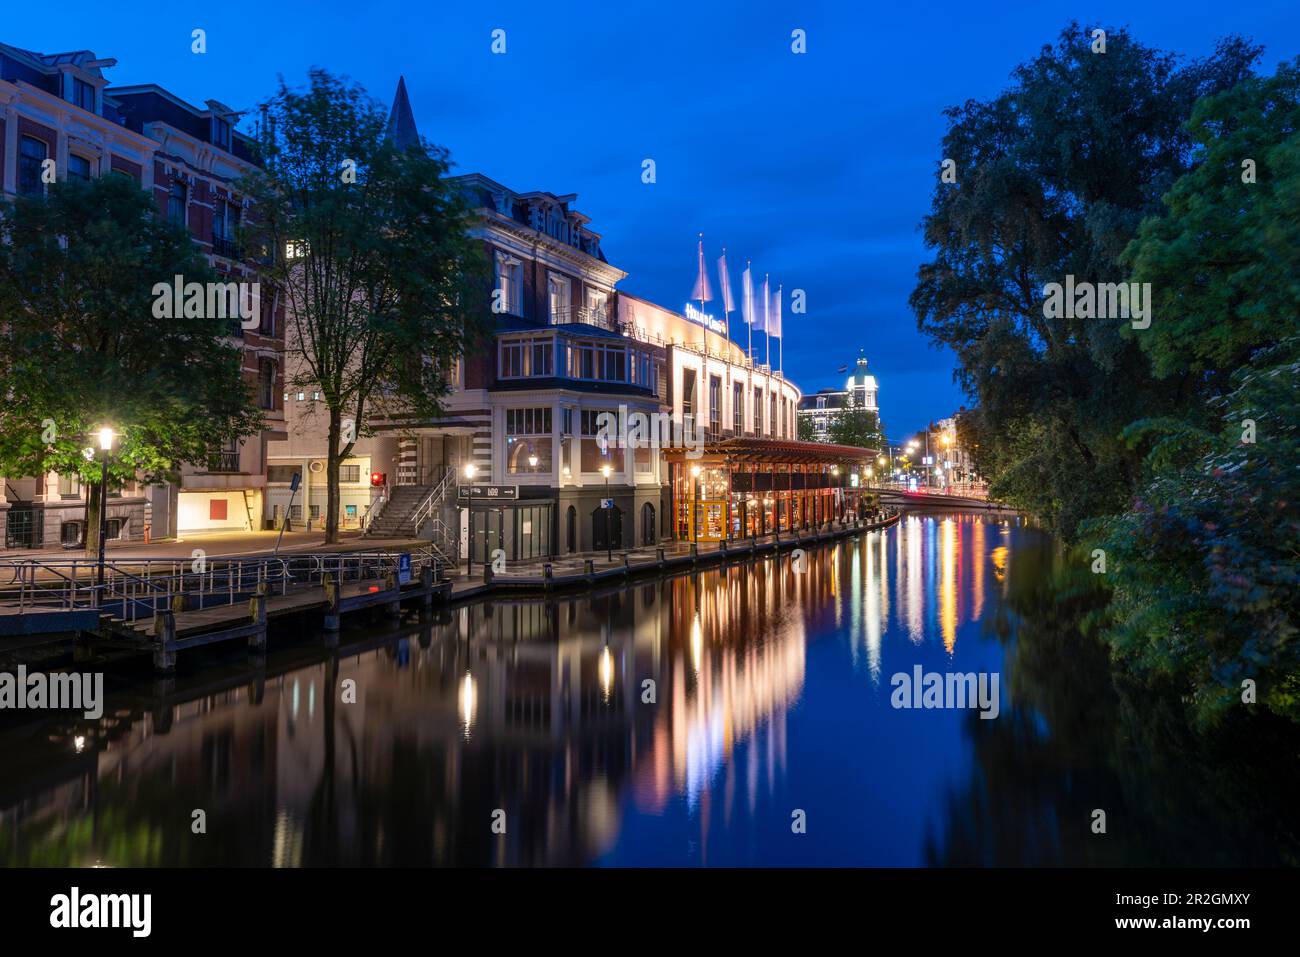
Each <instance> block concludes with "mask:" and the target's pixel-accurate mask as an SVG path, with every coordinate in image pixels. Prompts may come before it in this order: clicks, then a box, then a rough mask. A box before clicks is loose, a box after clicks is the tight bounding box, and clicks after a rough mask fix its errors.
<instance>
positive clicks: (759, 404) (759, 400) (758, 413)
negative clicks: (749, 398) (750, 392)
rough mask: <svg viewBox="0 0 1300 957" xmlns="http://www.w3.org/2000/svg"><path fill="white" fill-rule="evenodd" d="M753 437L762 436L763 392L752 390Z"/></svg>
mask: <svg viewBox="0 0 1300 957" xmlns="http://www.w3.org/2000/svg"><path fill="white" fill-rule="evenodd" d="M754 435H756V436H758V437H760V438H761V437H762V435H763V390H762V389H755V390H754Z"/></svg>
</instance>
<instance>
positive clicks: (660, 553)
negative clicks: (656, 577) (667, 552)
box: [655, 548, 664, 565]
mask: <svg viewBox="0 0 1300 957" xmlns="http://www.w3.org/2000/svg"><path fill="white" fill-rule="evenodd" d="M655 561H657V562H658V563H659V564H660V565H662V564H663V563H664V550H663V549H662V548H656V549H655Z"/></svg>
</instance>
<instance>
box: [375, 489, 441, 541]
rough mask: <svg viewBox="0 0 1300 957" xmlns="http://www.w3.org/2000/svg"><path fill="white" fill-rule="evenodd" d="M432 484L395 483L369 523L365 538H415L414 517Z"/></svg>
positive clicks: (429, 491) (427, 495)
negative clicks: (385, 500)
mask: <svg viewBox="0 0 1300 957" xmlns="http://www.w3.org/2000/svg"><path fill="white" fill-rule="evenodd" d="M434 488H435V486H433V485H397V486H394V487H393V489H392V490H391V491H390V492H389V493H388V501H387V502H385V503H384V504H383V505H382V506H381V507H380V510H379V512H378V513H377V514H376V515H375V517H374V518H372V519H371V520H370V524H369V525H368V526H366V534H365V537H366V538H415V537H417V536H416V530H415V517H416V512H417V511H418V510H419V508H420V506H421V505H423V504H424V503H425V501H426V500H427V499H428V498H429V496H430V495H432V494H433V491H434Z"/></svg>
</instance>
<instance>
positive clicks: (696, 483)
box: [691, 465, 701, 542]
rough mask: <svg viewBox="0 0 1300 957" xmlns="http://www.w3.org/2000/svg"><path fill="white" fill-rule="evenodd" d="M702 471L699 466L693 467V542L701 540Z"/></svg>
mask: <svg viewBox="0 0 1300 957" xmlns="http://www.w3.org/2000/svg"><path fill="white" fill-rule="evenodd" d="M700 471H701V469H700V467H699V466H698V465H692V466H691V541H692V542H698V541H699V540H700V539H699V535H698V534H697V530H698V527H699V521H700V516H699V510H700Z"/></svg>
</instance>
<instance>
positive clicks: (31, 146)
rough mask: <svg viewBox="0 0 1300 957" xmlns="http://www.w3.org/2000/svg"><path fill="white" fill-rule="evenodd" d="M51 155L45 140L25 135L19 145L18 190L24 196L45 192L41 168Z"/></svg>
mask: <svg viewBox="0 0 1300 957" xmlns="http://www.w3.org/2000/svg"><path fill="white" fill-rule="evenodd" d="M49 155H50V148H49V146H48V145H47V144H46V143H45V141H44V140H38V139H37V138H36V137H34V136H24V137H23V138H22V140H21V141H20V142H19V146H18V192H19V193H21V194H22V195H23V196H39V195H41V194H42V193H44V192H45V184H44V183H43V182H42V181H41V169H42V167H43V166H44V164H45V159H46V157H48V156H49Z"/></svg>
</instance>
